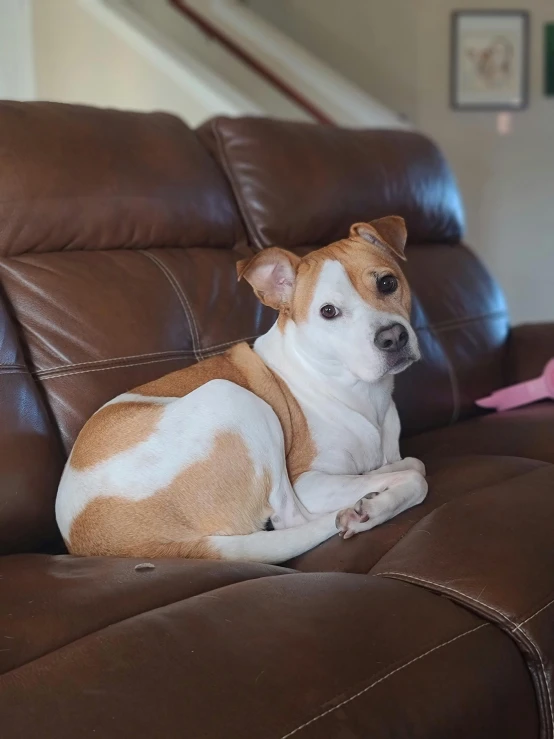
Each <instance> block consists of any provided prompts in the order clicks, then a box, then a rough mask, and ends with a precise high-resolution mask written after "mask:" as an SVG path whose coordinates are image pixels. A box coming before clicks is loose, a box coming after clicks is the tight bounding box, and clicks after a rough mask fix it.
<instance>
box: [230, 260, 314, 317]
mask: <svg viewBox="0 0 554 739" xmlns="http://www.w3.org/2000/svg"><path fill="white" fill-rule="evenodd" d="M299 262H300V257H297V256H296V254H291V252H290V251H285V249H280V248H279V247H277V246H272V247H271V248H269V249H264V250H263V251H261V252H259V253H258V254H256V255H255V256H253V257H250V258H249V259H241V260H240V262H237V277H238V279H239V280H241V279H242V278H243V277H244V279H245V280H246V281H247V282H249V283H250V284H251V285H252V287H253V288H254V292H255V293H256V295H257V297H258V298H259V299H260V300H261V301H262V303H264V305H268V306H269V307H270V308H274V309H275V310H283V309H284V308H286V307H287V306H288V305H289V304H290V300H291V298H292V294H293V291H294V283H295V281H296V270H297V269H298V264H299Z"/></svg>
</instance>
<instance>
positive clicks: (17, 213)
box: [0, 103, 507, 551]
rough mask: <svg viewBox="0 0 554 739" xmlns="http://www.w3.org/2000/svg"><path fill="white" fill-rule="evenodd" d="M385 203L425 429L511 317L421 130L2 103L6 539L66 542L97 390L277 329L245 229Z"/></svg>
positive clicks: (24, 546)
mask: <svg viewBox="0 0 554 739" xmlns="http://www.w3.org/2000/svg"><path fill="white" fill-rule="evenodd" d="M390 213H399V214H400V215H403V216H404V217H405V218H406V220H407V222H408V227H409V229H410V246H409V249H408V257H409V261H408V267H407V272H408V276H409V278H410V280H411V282H412V284H413V286H414V289H415V293H416V296H417V299H416V301H415V304H414V324H415V326H416V328H417V330H418V332H419V336H420V340H421V343H422V348H423V352H424V360H423V362H422V363H420V364H419V365H418V366H416V367H415V368H413V369H412V370H410V371H409V372H407V373H406V374H405V375H403V376H401V379H400V381H399V383H398V392H397V395H398V402H399V406H400V410H401V413H402V416H403V420H404V425H405V430H406V432H407V433H413V432H415V431H417V430H420V429H423V428H428V427H432V426H438V425H443V424H446V423H449V422H451V421H452V420H453V419H455V418H457V417H459V416H461V415H465V414H467V413H470V412H471V411H472V401H473V399H474V398H475V397H477V396H478V395H480V394H485V393H486V392H489V390H490V389H491V388H492V387H493V386H495V385H496V384H498V382H499V374H500V369H499V368H500V367H501V363H502V354H503V345H504V340H505V336H506V330H507V319H506V315H505V307H504V304H503V301H502V297H501V295H500V293H499V290H498V288H497V286H496V285H495V284H494V282H493V281H492V279H491V278H490V277H489V276H488V274H487V273H486V272H485V270H484V269H483V267H482V266H481V265H480V263H479V262H478V260H477V259H476V258H475V257H474V256H473V255H472V254H471V252H469V251H468V250H467V249H466V248H465V247H464V246H462V245H461V244H460V237H461V229H462V216H461V206H460V201H459V196H458V193H457V190H456V186H455V183H454V182H453V180H452V177H451V175H450V172H449V170H448V167H447V165H446V164H445V162H444V160H443V159H442V157H441V156H440V154H439V153H438V152H437V150H436V148H435V147H434V146H433V145H432V144H431V143H430V142H429V141H428V140H427V139H425V138H423V137H421V136H417V135H415V134H409V133H400V132H389V131H383V132H376V131H373V132H355V131H346V130H340V129H334V128H332V127H318V126H310V125H302V124H287V123H282V122H281V123H278V122H273V121H266V120H263V119H242V120H241V119H238V120H235V121H233V120H228V119H217V120H214V121H212V122H210V123H209V124H208V125H206V126H204V127H203V128H202V129H201V130H200V131H199V132H197V133H194V132H192V131H191V130H190V129H189V128H187V126H186V125H185V124H183V123H182V122H181V121H179V120H177V119H176V118H174V117H172V116H169V115H165V114H149V115H147V114H133V113H125V112H121V111H106V110H98V109H91V108H85V107H79V106H66V105H58V104H46V103H27V104H19V103H0V287H1V294H0V298H1V303H0V475H1V478H0V479H1V480H2V488H1V492H0V496H1V506H0V551H28V550H37V549H40V548H43V547H46V546H49V545H50V544H51V543H52V542H55V541H56V537H57V531H56V527H55V523H54V517H53V504H54V498H55V493H56V488H57V484H58V480H59V475H60V472H61V469H62V466H63V462H64V460H65V458H66V455H67V453H68V451H69V450H70V448H71V445H72V444H73V441H74V439H75V437H76V435H77V433H78V432H79V430H80V428H81V427H82V425H83V424H84V422H85V421H86V419H87V418H88V417H89V416H90V415H91V414H92V413H93V412H94V411H95V410H96V409H97V408H98V407H99V406H100V405H102V404H103V403H104V402H106V401H107V400H109V399H111V398H112V397H114V396H116V395H117V394H119V393H121V392H123V391H125V390H128V389H131V388H133V387H135V386H137V385H139V384H141V383H144V382H147V381H149V380H151V379H154V378H156V377H159V376H161V375H163V374H165V373H167V372H170V371H173V370H175V369H178V368H181V367H186V366H188V365H190V364H192V363H194V362H196V361H197V360H200V359H203V358H205V357H208V356H212V355H213V354H217V353H220V352H222V351H224V350H225V349H226V348H227V347H228V346H229V345H231V344H232V343H234V342H237V341H241V340H247V341H250V342H252V341H253V340H254V339H255V338H256V336H258V335H260V334H261V333H263V332H264V331H266V330H267V329H268V328H269V326H270V325H271V323H272V322H273V320H274V315H273V313H272V312H271V311H270V310H269V309H266V308H264V307H262V306H261V305H260V304H259V303H258V302H257V300H256V299H255V298H254V296H253V294H252V292H251V290H250V288H249V287H248V285H246V284H245V283H244V282H241V283H237V281H236V275H235V262H236V260H237V258H238V256H239V252H243V251H244V249H245V248H246V245H247V244H249V245H250V246H251V247H252V248H254V249H260V248H265V247H267V246H269V245H271V244H272V243H275V242H276V243H279V244H280V245H282V246H285V247H289V248H292V249H302V250H306V248H308V249H311V248H314V247H317V246H320V245H322V244H325V243H328V242H329V241H331V240H333V239H335V238H339V237H341V236H343V235H344V234H345V233H346V232H347V230H348V227H349V225H350V224H351V223H352V222H354V221H356V220H369V219H371V218H377V217H379V216H382V215H387V214H390Z"/></svg>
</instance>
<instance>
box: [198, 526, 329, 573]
mask: <svg viewBox="0 0 554 739" xmlns="http://www.w3.org/2000/svg"><path fill="white" fill-rule="evenodd" d="M335 518H336V514H335V513H326V514H325V515H323V516H322V517H321V518H317V519H316V520H315V521H309V522H308V523H305V524H302V525H300V526H294V527H293V528H290V529H278V530H276V531H256V532H254V533H253V534H245V535H243V536H207V537H205V538H204V542H205V543H206V544H207V546H208V547H209V548H210V550H212V551H213V552H214V554H215V553H216V552H217V554H216V555H215V558H216V559H227V560H239V561H240V560H241V561H246V562H263V563H265V564H279V563H280V562H285V561H286V560H287V559H292V558H293V557H297V556H298V555H300V554H303V553H304V552H307V551H308V550H309V549H312V548H313V547H315V546H317V545H318V544H321V543H322V542H324V541H326V540H327V539H329V538H330V537H331V536H333V534H337V533H338V531H337V528H336V525H335Z"/></svg>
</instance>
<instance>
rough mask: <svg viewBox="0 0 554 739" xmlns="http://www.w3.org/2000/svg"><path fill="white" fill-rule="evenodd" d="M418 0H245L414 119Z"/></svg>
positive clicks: (343, 71) (398, 110)
mask: <svg viewBox="0 0 554 739" xmlns="http://www.w3.org/2000/svg"><path fill="white" fill-rule="evenodd" d="M419 2H420V0H245V4H246V5H248V6H249V7H250V8H252V9H253V10H256V11H257V12H259V13H260V15H262V16H263V17H264V18H266V19H267V20H269V21H271V22H272V23H274V24H275V25H276V26H277V27H278V28H279V29H280V30H282V31H284V32H285V33H286V34H287V35H289V36H290V37H291V38H293V39H294V40H295V41H297V42H298V43H300V44H302V45H304V46H306V48H307V49H308V50H309V51H311V52H313V53H314V54H316V55H317V56H319V57H320V58H321V59H323V60H324V61H326V62H328V63H329V64H330V65H331V66H332V67H333V68H334V69H336V70H337V71H338V72H341V73H342V74H344V76H345V77H347V79H350V80H352V81H353V82H355V83H356V84H358V85H359V86H360V87H361V88H362V89H363V90H365V91H366V92H368V93H369V94H370V95H372V96H374V97H375V98H376V99H377V100H379V101H380V102H381V103H384V104H385V105H387V106H388V107H389V108H391V109H392V110H394V111H396V112H398V113H401V114H402V115H404V116H406V117H408V118H410V119H411V118H413V117H414V116H415V113H416V103H417V101H416V93H417V87H416V86H417V79H416V67H415V63H414V62H415V53H416V40H417V39H416V34H415V33H414V29H415V25H416V6H417V4H418V3H419Z"/></svg>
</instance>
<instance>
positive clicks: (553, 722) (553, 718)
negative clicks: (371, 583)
mask: <svg viewBox="0 0 554 739" xmlns="http://www.w3.org/2000/svg"><path fill="white" fill-rule="evenodd" d="M374 574H375V575H377V576H378V577H385V576H387V575H388V576H391V577H400V578H402V579H403V580H405V581H406V582H410V580H414V581H415V582H422V583H425V584H427V585H432V586H433V587H435V588H437V590H439V591H441V590H446V591H449V592H451V593H454V594H455V595H458V596H459V597H460V598H461V599H462V600H463V599H467V600H471V601H473V602H474V603H478V604H479V605H480V606H482V607H483V608H485V609H489V610H491V611H493V612H494V613H497V614H498V615H499V616H501V617H502V618H503V619H504V620H505V621H507V622H508V623H509V624H510V626H512V627H513V628H512V630H511V631H512V634H515V632H516V631H517V630H518V629H519V630H520V633H521V635H522V636H524V637H525V640H526V641H527V642H528V646H530V647H532V651H533V652H534V654H535V656H536V658H537V659H538V661H539V663H540V666H541V671H542V676H543V678H544V684H545V686H546V695H547V698H548V708H549V711H550V720H551V726H554V710H553V707H552V694H551V691H550V682H549V679H548V676H547V674H546V667H545V664H544V661H543V658H542V655H541V653H540V650H539V648H538V647H537V645H536V643H535V641H534V640H533V639H532V638H531V636H530V634H529V633H528V632H527V631H524V630H523V629H521V626H523V624H525V623H527V621H530V620H531V619H532V618H534V617H535V616H536V615H537V614H539V613H540V612H541V611H543V610H544V609H545V608H546V607H547V606H549V605H550V603H547V605H546V606H544V607H543V608H540V609H539V610H538V611H536V613H534V614H533V615H532V616H530V617H529V618H528V619H526V621H523V622H522V623H521V624H519V625H518V624H516V623H514V622H513V621H512V620H511V619H510V618H509V617H508V616H507V615H506V614H505V613H504V612H503V611H499V610H498V609H497V608H494V606H491V605H489V604H488V603H483V602H482V601H480V600H478V599H477V598H474V597H473V596H471V595H467V594H466V593H462V592H460V591H459V590H455V589H454V588H450V587H448V585H441V584H440V583H436V582H433V581H432V580H425V579H424V578H422V577H417V576H415V575H408V574H404V573H401V572H376V573H374ZM553 602H554V601H551V603H553Z"/></svg>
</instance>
